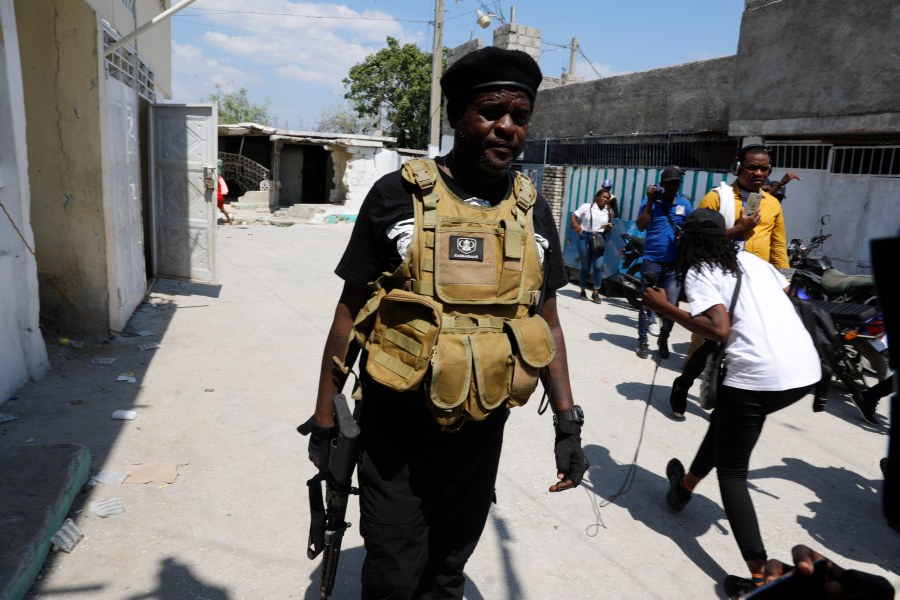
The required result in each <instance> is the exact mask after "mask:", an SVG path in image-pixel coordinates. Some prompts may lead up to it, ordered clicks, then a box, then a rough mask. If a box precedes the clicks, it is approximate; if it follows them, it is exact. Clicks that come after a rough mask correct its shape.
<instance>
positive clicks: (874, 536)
mask: <svg viewBox="0 0 900 600" xmlns="http://www.w3.org/2000/svg"><path fill="white" fill-rule="evenodd" d="M879 458H880V457H877V456H873V457H872V461H873V462H877V461H878V460H879ZM783 460H784V464H783V465H779V466H773V467H767V468H765V469H759V470H754V471H751V472H750V479H751V481H752V487H753V489H754V490H755V491H757V492H760V493H763V494H767V495H769V496H773V497H774V494H771V493H769V492H767V491H766V489H765V481H764V480H765V479H768V478H777V479H784V480H786V481H792V482H794V483H796V484H798V485H802V486H803V487H805V488H807V489H809V490H810V491H811V492H813V493H814V494H815V495H816V497H817V498H818V500H816V501H813V502H809V503H807V504H806V507H807V508H808V509H809V510H811V511H812V512H813V513H815V515H814V516H811V517H810V516H803V515H800V516H798V517H797V523H799V524H800V525H801V526H803V528H804V529H806V531H807V532H809V535H810V537H812V538H814V539H816V540H818V542H819V543H821V544H822V546H823V549H824V550H826V551H828V552H830V553H833V554H838V555H840V556H852V557H853V559H854V560H856V561H859V562H864V563H870V564H874V565H878V566H879V567H881V568H882V569H885V570H886V571H890V572H891V573H895V574H897V573H900V564H898V562H897V557H898V556H900V536H898V535H897V534H896V532H894V531H893V530H892V529H891V528H890V527H888V525H887V521H886V520H885V518H884V516H883V513H882V485H883V482H882V481H881V480H878V479H866V478H865V477H863V476H861V475H859V474H858V473H854V472H853V471H848V470H847V469H844V468H842V467H841V468H838V467H818V466H816V465H812V464H810V463H808V462H806V461H804V460H802V459H799V458H785V459H783ZM848 533H849V535H848ZM779 550H780V551H781V552H788V550H789V549H787V548H784V549H779ZM824 553H825V552H823V554H824Z"/></svg>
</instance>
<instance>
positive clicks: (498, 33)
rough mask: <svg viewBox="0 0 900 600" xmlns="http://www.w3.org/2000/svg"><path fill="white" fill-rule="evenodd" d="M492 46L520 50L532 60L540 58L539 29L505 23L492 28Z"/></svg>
mask: <svg viewBox="0 0 900 600" xmlns="http://www.w3.org/2000/svg"><path fill="white" fill-rule="evenodd" d="M494 46H497V47H498V48H505V49H506V50H521V51H522V52H524V53H526V54H528V55H529V56H531V58H533V59H534V60H537V61H539V60H540V59H541V30H540V29H537V28H536V27H526V26H525V25H519V24H518V23H507V24H506V25H501V26H500V27H498V28H497V29H495V30H494Z"/></svg>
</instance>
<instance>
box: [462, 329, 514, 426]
mask: <svg viewBox="0 0 900 600" xmlns="http://www.w3.org/2000/svg"><path fill="white" fill-rule="evenodd" d="M469 343H470V344H471V346H472V363H473V367H474V371H475V387H476V389H477V390H478V391H477V397H476V398H474V402H469V404H468V405H467V406H466V412H467V413H468V414H469V416H470V417H471V418H472V419H473V420H475V421H481V420H482V419H485V418H487V416H488V415H489V414H490V413H491V411H493V410H494V409H495V408H497V407H498V406H501V405H502V404H503V403H504V402H506V401H507V400H508V399H509V384H510V375H511V371H510V365H511V363H512V358H513V356H512V344H510V342H509V336H507V335H506V334H505V333H504V332H502V331H496V332H485V333H477V334H473V335H470V336H469Z"/></svg>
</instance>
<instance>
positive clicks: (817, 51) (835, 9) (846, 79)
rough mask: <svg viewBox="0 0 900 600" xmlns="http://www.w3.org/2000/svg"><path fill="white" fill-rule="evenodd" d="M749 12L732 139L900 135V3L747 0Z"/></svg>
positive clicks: (744, 25) (738, 64) (737, 68)
mask: <svg viewBox="0 0 900 600" xmlns="http://www.w3.org/2000/svg"><path fill="white" fill-rule="evenodd" d="M745 7H746V8H745V10H744V16H743V19H742V20H741V35H740V41H739V44H738V54H737V61H736V63H735V67H734V81H735V85H734V87H733V89H732V90H731V93H730V105H731V110H730V121H731V123H730V127H729V133H730V134H731V135H733V136H748V135H762V136H826V135H844V134H851V135H855V134H873V133H875V134H884V133H888V132H889V133H892V134H894V135H896V134H897V133H900V93H898V84H897V82H898V81H900V60H898V59H897V56H898V51H900V45H898V39H900V38H898V33H897V25H898V24H900V3H898V2H897V0H866V1H865V2H847V1H846V0H789V1H781V2H775V1H772V0H747V1H746V2H745ZM763 98H764V99H765V101H763V102H761V101H760V99H763Z"/></svg>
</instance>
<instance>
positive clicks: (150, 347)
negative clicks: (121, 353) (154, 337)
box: [138, 342, 159, 352]
mask: <svg viewBox="0 0 900 600" xmlns="http://www.w3.org/2000/svg"><path fill="white" fill-rule="evenodd" d="M157 348H159V342H147V343H145V344H140V345H139V346H138V350H140V351H141V352H144V351H145V350H156V349H157Z"/></svg>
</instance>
